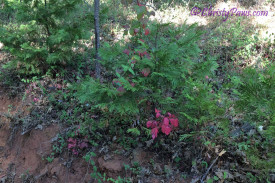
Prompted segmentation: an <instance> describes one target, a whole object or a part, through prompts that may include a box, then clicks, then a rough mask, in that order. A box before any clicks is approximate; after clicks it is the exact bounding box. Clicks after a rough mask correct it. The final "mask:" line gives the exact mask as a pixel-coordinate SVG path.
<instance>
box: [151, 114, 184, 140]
mask: <svg viewBox="0 0 275 183" xmlns="http://www.w3.org/2000/svg"><path fill="white" fill-rule="evenodd" d="M155 113H156V118H160V117H161V122H159V121H147V123H146V126H147V128H151V129H152V130H151V134H152V138H153V139H155V138H156V137H157V136H158V131H159V128H161V131H162V133H164V134H165V135H169V134H170V133H171V131H172V130H173V128H176V127H178V126H179V120H178V118H176V117H175V115H173V114H171V113H167V114H166V115H165V116H163V115H161V111H160V110H158V109H155Z"/></svg>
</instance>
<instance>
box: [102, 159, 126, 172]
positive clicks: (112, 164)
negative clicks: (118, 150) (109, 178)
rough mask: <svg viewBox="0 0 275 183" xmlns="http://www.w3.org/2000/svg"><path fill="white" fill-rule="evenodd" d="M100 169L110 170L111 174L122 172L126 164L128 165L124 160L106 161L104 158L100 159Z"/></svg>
mask: <svg viewBox="0 0 275 183" xmlns="http://www.w3.org/2000/svg"><path fill="white" fill-rule="evenodd" d="M98 164H99V168H100V169H101V170H108V171H110V172H121V171H122V170H123V168H124V164H127V163H126V162H124V161H123V160H120V159H118V158H114V159H113V160H108V161H105V160H104V159H103V158H102V157H101V158H99V159H98Z"/></svg>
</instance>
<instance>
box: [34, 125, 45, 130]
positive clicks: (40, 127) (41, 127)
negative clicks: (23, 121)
mask: <svg viewBox="0 0 275 183" xmlns="http://www.w3.org/2000/svg"><path fill="white" fill-rule="evenodd" d="M35 129H36V130H38V129H39V130H43V126H42V125H37V126H36V127H35Z"/></svg>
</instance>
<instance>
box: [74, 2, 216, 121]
mask: <svg viewBox="0 0 275 183" xmlns="http://www.w3.org/2000/svg"><path fill="white" fill-rule="evenodd" d="M136 9H137V20H136V21H133V23H132V26H131V27H129V28H128V30H126V31H125V33H126V34H128V33H130V34H131V35H132V37H131V42H130V43H129V44H126V45H125V46H121V45H123V41H122V42H118V43H114V44H111V45H110V44H108V43H105V44H104V45H103V47H102V48H101V50H100V57H101V64H102V65H103V67H104V68H105V69H106V71H105V72H104V80H102V81H101V82H100V81H98V80H95V79H94V78H92V77H87V78H86V79H85V80H84V81H83V82H81V83H80V84H75V85H74V87H73V89H74V90H75V91H76V92H75V96H76V97H77V98H78V99H79V100H80V101H81V102H83V103H86V102H89V103H91V104H93V106H94V108H100V109H101V111H103V112H104V113H106V112H108V113H112V114H115V115H116V116H121V118H120V117H118V121H117V123H119V122H120V121H121V119H123V120H125V121H127V119H134V117H135V116H136V119H138V121H140V120H141V121H145V120H149V119H152V118H153V116H154V110H155V108H158V109H160V110H162V112H163V113H166V112H171V113H172V114H175V115H177V117H179V119H180V121H181V122H180V124H181V125H183V124H188V125H194V126H195V124H199V123H203V122H206V121H208V120H213V117H214V116H215V114H216V112H221V110H220V108H219V107H218V106H217V103H216V99H217V95H216V94H214V92H213V91H212V86H211V82H210V80H209V77H211V75H212V74H213V72H214V71H215V69H216V68H217V64H216V62H215V60H214V59H213V58H210V57H208V56H205V57H202V56H201V55H200V49H199V48H198V45H197V41H198V40H199V39H200V35H201V34H202V32H200V31H199V30H198V29H197V28H196V25H192V26H188V25H182V26H181V27H174V26H173V25H171V24H158V23H153V22H152V23H151V24H150V25H149V26H148V24H149V23H148V24H147V23H146V24H145V23H144V22H148V16H150V15H152V14H153V13H152V12H147V9H146V8H145V7H144V6H142V5H139V6H137V7H136ZM206 76H207V77H206ZM211 91H212V93H211ZM125 118H126V119H125ZM129 121H130V120H129ZM129 124H130V123H129Z"/></svg>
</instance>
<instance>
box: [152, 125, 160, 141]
mask: <svg viewBox="0 0 275 183" xmlns="http://www.w3.org/2000/svg"><path fill="white" fill-rule="evenodd" d="M158 132H159V130H158V128H153V129H152V130H151V134H152V138H153V139H155V138H156V137H157V136H158Z"/></svg>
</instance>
